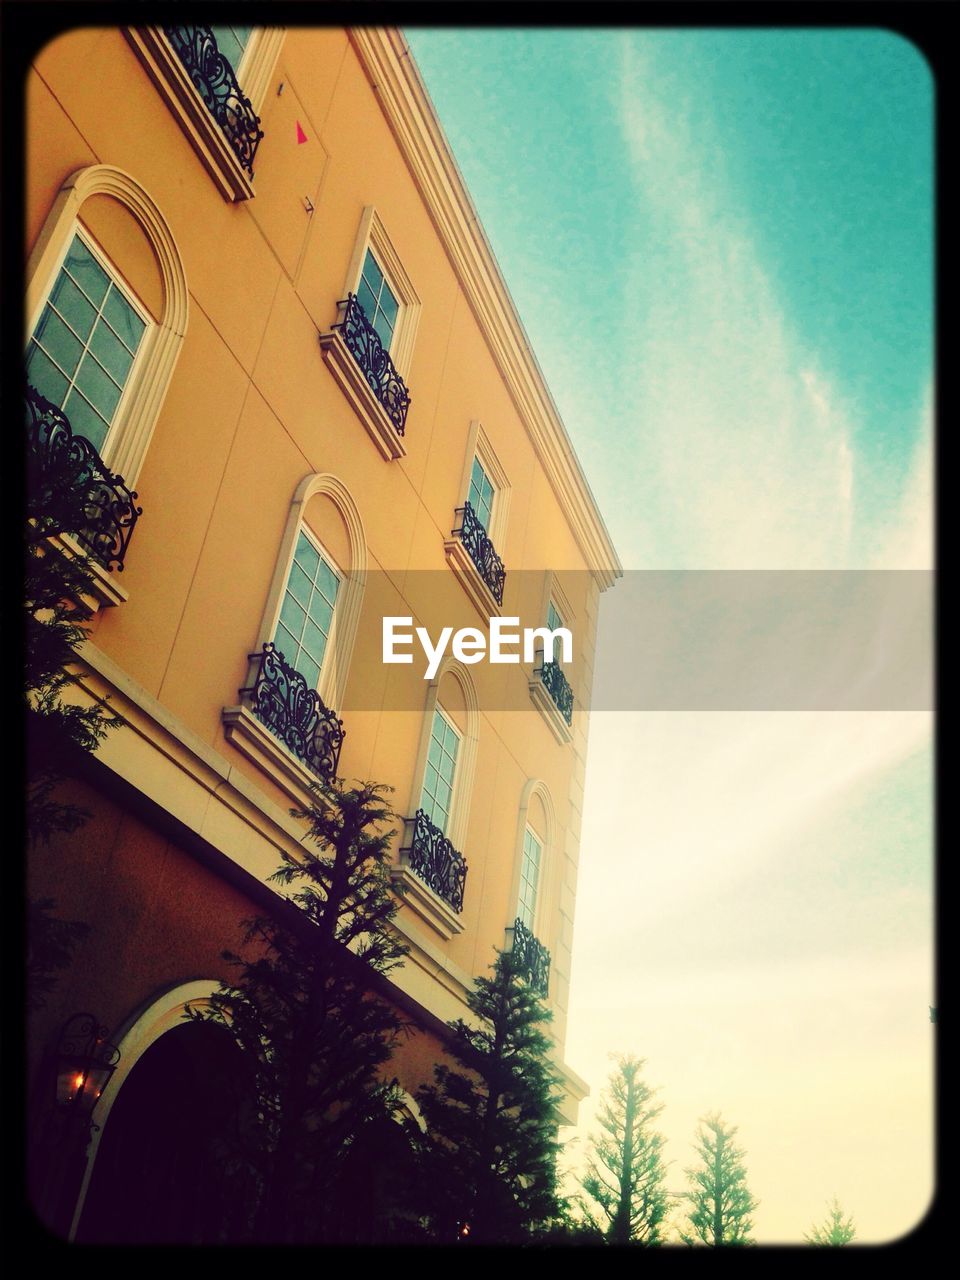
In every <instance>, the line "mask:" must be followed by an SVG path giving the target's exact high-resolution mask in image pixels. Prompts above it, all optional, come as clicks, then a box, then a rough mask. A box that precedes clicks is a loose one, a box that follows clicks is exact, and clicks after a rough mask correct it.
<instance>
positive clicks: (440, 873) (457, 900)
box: [408, 809, 467, 911]
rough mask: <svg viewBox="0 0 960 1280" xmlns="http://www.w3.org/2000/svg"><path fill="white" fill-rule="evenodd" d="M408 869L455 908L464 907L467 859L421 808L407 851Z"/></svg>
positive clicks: (414, 823)
mask: <svg viewBox="0 0 960 1280" xmlns="http://www.w3.org/2000/svg"><path fill="white" fill-rule="evenodd" d="M408 857H409V862H410V870H411V871H413V872H414V873H415V874H416V875H417V876H419V878H420V879H421V880H422V881H423V882H424V884H426V885H428V886H429V887H430V888H431V889H432V890H433V892H434V893H435V894H436V895H437V896H438V897H440V898H442V899H443V900H444V902H446V903H448V904H449V905H450V906H451V907H453V909H454V911H462V910H463V891H464V888H465V887H466V883H467V860H466V858H465V857H464V856H463V854H462V853H460V851H459V850H458V849H455V848H454V847H453V845H452V844H451V842H450V841H449V840H448V839H447V837H446V836H445V835H444V834H443V832H442V831H441V830H440V828H439V827H436V826H434V824H433V823H432V822H431V821H430V819H429V818H428V817H427V815H426V814H425V813H424V811H423V810H422V809H418V810H417V813H416V816H415V818H414V820H413V843H412V844H411V846H410V849H409V853H408Z"/></svg>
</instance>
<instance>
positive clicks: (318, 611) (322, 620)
mask: <svg viewBox="0 0 960 1280" xmlns="http://www.w3.org/2000/svg"><path fill="white" fill-rule="evenodd" d="M308 612H309V614H310V618H311V620H312V622H313V624H314V626H316V627H319V628H320V630H321V631H322V632H323V634H324V635H325V636H326V635H329V633H330V622H331V620H332V618H333V609H332V608H331V607H330V605H328V604H327V602H326V600H324V598H323V596H321V595H318V594H317V592H316V591H315V592H314V593H313V597H312V599H311V601H310V608H309V610H308Z"/></svg>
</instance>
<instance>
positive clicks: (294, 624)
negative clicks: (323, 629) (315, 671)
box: [280, 591, 307, 661]
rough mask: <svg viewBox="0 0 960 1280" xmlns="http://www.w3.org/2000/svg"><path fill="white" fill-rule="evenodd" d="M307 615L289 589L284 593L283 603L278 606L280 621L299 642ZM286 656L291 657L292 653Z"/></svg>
mask: <svg viewBox="0 0 960 1280" xmlns="http://www.w3.org/2000/svg"><path fill="white" fill-rule="evenodd" d="M306 621H307V615H306V613H305V611H304V610H303V609H301V607H300V606H299V605H298V604H297V602H296V600H294V598H293V596H292V595H291V594H290V593H289V591H287V592H285V593H284V597H283V605H282V606H281V608H280V622H281V624H282V625H283V626H285V627H286V628H287V630H288V631H289V632H290V634H291V635H293V636H295V637H296V639H297V644H299V643H300V637H301V636H302V635H303V628H304V626H305V625H306ZM287 657H288V658H290V659H291V661H292V659H293V655H292V654H289V653H288V654H287Z"/></svg>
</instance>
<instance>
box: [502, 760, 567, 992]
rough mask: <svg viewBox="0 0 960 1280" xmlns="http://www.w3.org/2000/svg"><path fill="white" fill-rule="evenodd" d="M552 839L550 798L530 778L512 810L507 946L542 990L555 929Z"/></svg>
mask: <svg viewBox="0 0 960 1280" xmlns="http://www.w3.org/2000/svg"><path fill="white" fill-rule="evenodd" d="M556 839H557V823H556V814H555V810H554V806H553V799H552V797H551V795H550V792H549V791H548V789H547V786H546V784H545V783H544V782H542V781H541V780H540V779H538V778H531V779H529V780H528V782H527V783H526V785H525V787H524V789H523V793H522V795H521V797H520V808H519V812H518V815H517V838H516V847H515V859H514V876H513V888H512V890H511V908H510V909H511V912H512V923H511V924H509V925H508V926H507V947H508V949H512V950H513V951H516V952H519V954H520V957H521V961H522V963H523V965H524V967H525V968H526V970H527V974H528V976H529V978H530V980H531V982H532V983H533V985H534V986H535V987H537V988H538V989H539V990H540V992H541V994H543V995H546V994H547V989H548V984H549V973H550V947H551V946H552V945H553V941H554V932H555V918H554V916H555V912H554V901H555V887H554V885H553V882H552V872H553V867H554V864H555V856H554V848H555V845H556Z"/></svg>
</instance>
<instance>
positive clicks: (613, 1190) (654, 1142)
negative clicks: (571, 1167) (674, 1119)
mask: <svg viewBox="0 0 960 1280" xmlns="http://www.w3.org/2000/svg"><path fill="white" fill-rule="evenodd" d="M644 1061H645V1060H644V1059H642V1058H634V1057H619V1058H617V1068H616V1070H615V1071H614V1072H613V1073H612V1075H611V1076H610V1081H609V1085H608V1088H607V1091H606V1093H605V1094H604V1096H603V1098H602V1100H601V1104H600V1109H599V1111H598V1114H597V1121H598V1123H599V1125H600V1132H599V1133H598V1134H594V1135H592V1136H591V1139H590V1145H591V1154H590V1158H589V1161H588V1164H587V1172H586V1175H585V1177H584V1178H583V1179H582V1185H583V1189H584V1191H585V1192H586V1195H587V1197H588V1199H586V1200H583V1201H581V1204H582V1208H583V1212H584V1214H585V1215H586V1218H587V1220H588V1221H589V1222H590V1223H591V1224H592V1225H593V1226H595V1227H597V1228H598V1229H599V1230H601V1231H602V1232H603V1234H604V1236H605V1237H606V1239H607V1241H608V1242H609V1243H610V1244H632V1243H638V1244H648V1245H652V1244H659V1243H660V1223H661V1221H662V1220H663V1217H664V1214H665V1213H666V1210H667V1193H666V1190H665V1188H664V1185H663V1183H664V1179H665V1177H666V1167H665V1165H664V1162H663V1155H662V1151H663V1145H664V1138H663V1136H662V1135H661V1134H659V1133H656V1132H654V1131H653V1129H652V1127H651V1126H652V1124H653V1121H654V1120H655V1119H656V1118H657V1116H658V1115H659V1114H660V1112H661V1111H662V1110H663V1106H662V1105H656V1104H654V1102H653V1098H654V1096H655V1092H656V1091H655V1090H653V1089H650V1088H649V1087H648V1086H647V1085H646V1083H645V1082H644V1081H643V1079H642V1078H641V1075H640V1072H641V1070H642V1068H643V1066H644ZM595 1206H596V1208H595ZM597 1208H598V1209H599V1212H597Z"/></svg>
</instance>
